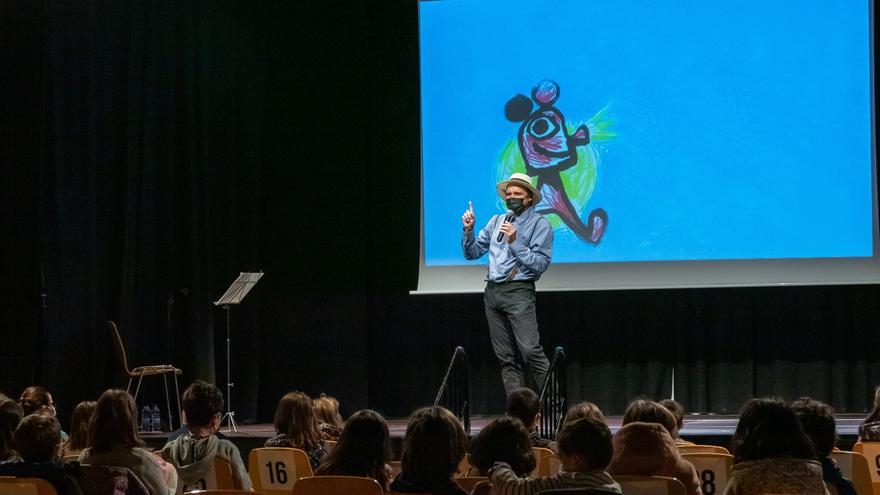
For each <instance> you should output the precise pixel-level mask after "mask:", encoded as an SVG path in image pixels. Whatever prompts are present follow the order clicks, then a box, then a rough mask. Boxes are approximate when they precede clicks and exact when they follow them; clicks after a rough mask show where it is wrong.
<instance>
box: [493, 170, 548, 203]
mask: <svg viewBox="0 0 880 495" xmlns="http://www.w3.org/2000/svg"><path fill="white" fill-rule="evenodd" d="M511 184H513V185H515V186H520V187H522V188H524V189H528V190H529V191H531V192H532V204H533V205H536V204H538V203H540V202H541V191H539V190H537V189H535V186H533V185H532V178H531V177H529V176H528V174H523V173H520V172H517V173H515V174H513V175H511V176H510V178H509V179H507V180H504V181H501V182H499V183H498V195H499V196H501V199H507V196H506V195H505V191H507V186H509V185H511Z"/></svg>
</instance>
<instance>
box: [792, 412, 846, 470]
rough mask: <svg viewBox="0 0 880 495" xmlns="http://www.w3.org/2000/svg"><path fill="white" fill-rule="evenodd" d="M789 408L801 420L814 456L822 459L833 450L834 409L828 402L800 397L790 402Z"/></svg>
mask: <svg viewBox="0 0 880 495" xmlns="http://www.w3.org/2000/svg"><path fill="white" fill-rule="evenodd" d="M791 408H792V410H793V411H794V413H795V414H796V415H797V417H798V419H799V420H800V421H801V427H803V429H804V433H806V434H807V437H809V438H810V440H811V441H812V442H813V448H814V449H815V450H816V456H817V457H818V458H819V459H824V458H825V457H828V456H829V455H830V454H831V451H832V450H834V444H835V442H836V440H837V425H836V423H835V421H834V409H832V408H831V406H829V405H828V404H825V403H822V402H819V401H817V400H813V399H811V398H809V397H801V398H799V399H797V400H795V401H794V402H792V403H791Z"/></svg>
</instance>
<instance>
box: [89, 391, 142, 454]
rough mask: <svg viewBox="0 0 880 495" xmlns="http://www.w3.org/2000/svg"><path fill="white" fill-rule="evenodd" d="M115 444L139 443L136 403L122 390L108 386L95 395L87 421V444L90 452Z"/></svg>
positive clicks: (130, 445)
mask: <svg viewBox="0 0 880 495" xmlns="http://www.w3.org/2000/svg"><path fill="white" fill-rule="evenodd" d="M114 445H121V446H124V447H140V446H141V445H143V442H142V441H141V439H140V437H139V436H138V433H137V406H135V403H134V399H133V398H132V397H131V395H129V394H128V392H126V391H125V390H116V389H109V390H106V391H104V393H103V394H101V397H99V398H98V404H97V406H96V407H95V413H94V414H92V419H91V420H90V421H89V447H90V448H91V450H92V452H93V453H94V452H109V451H110V450H112V449H113V446H114Z"/></svg>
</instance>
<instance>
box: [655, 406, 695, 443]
mask: <svg viewBox="0 0 880 495" xmlns="http://www.w3.org/2000/svg"><path fill="white" fill-rule="evenodd" d="M660 405H661V406H663V407H665V408H666V410H667V411H669V412H670V413H672V417H673V418H675V431H673V432H672V433H671V435H672V439H673V440H675V445H694V442H688V441H687V440H684V439H682V438H681V437H680V436H679V434H680V433H681V429H682V428H684V407H682V406H681V404H679V403H678V402H676V401H675V400H672V399H663V400H661V401H660Z"/></svg>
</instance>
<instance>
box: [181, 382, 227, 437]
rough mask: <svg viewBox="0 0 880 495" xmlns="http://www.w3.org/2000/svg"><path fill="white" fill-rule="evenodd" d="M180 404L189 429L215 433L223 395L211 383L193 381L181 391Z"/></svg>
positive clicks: (221, 409) (218, 425) (218, 422)
mask: <svg viewBox="0 0 880 495" xmlns="http://www.w3.org/2000/svg"><path fill="white" fill-rule="evenodd" d="M182 403H183V411H184V412H185V413H186V424H187V426H188V427H189V428H191V429H192V428H208V429H213V430H214V431H216V430H217V429H218V428H219V427H220V416H221V415H222V414H223V394H222V393H221V392H220V389H218V388H217V387H216V386H215V385H214V384H213V383H208V382H205V381H202V380H196V381H194V382H193V383H192V385H190V386H189V387H187V388H186V390H184V391H183V401H182ZM212 433H213V432H212Z"/></svg>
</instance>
